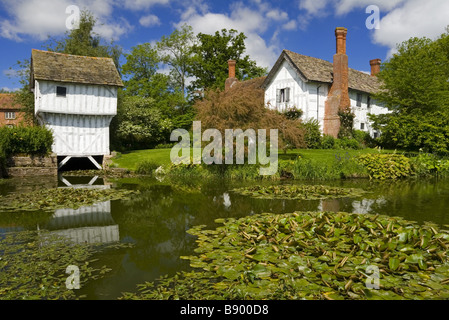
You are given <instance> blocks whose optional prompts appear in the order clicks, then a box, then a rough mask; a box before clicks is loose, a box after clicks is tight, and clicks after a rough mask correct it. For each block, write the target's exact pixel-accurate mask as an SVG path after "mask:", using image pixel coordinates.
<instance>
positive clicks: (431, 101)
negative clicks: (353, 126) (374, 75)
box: [373, 29, 449, 154]
mask: <svg viewBox="0 0 449 320" xmlns="http://www.w3.org/2000/svg"><path fill="white" fill-rule="evenodd" d="M448 43H449V29H448V31H447V32H446V33H444V34H442V35H441V36H440V37H439V38H438V39H436V40H431V39H428V38H411V39H409V40H407V41H405V42H403V43H402V44H400V45H398V48H397V51H398V52H397V53H396V54H394V55H393V57H392V58H391V59H390V60H389V61H388V62H386V63H384V65H383V67H382V71H381V72H380V74H379V75H378V77H379V79H380V80H381V81H382V83H383V85H382V87H383V90H381V91H380V92H379V93H378V94H377V95H376V96H375V99H376V100H377V101H380V102H381V103H383V104H384V105H385V106H386V107H388V108H389V109H390V110H392V111H393V112H392V113H391V114H388V115H384V116H378V117H373V119H374V120H375V125H376V127H377V128H378V129H379V130H381V131H382V136H381V138H380V140H379V142H380V144H381V145H382V146H383V147H386V148H391V147H393V148H400V149H406V150H414V151H418V150H419V149H421V148H422V149H423V150H424V151H425V152H431V153H439V154H446V153H449V146H448V141H449V81H448V79H449V55H448V54H447V52H448V48H449V45H448Z"/></svg>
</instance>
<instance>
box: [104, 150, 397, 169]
mask: <svg viewBox="0 0 449 320" xmlns="http://www.w3.org/2000/svg"><path fill="white" fill-rule="evenodd" d="M170 151H171V149H154V150H139V151H131V152H127V153H123V154H119V155H118V156H117V157H115V158H114V159H113V162H114V163H115V165H116V166H117V167H119V168H125V169H129V170H132V171H134V170H136V168H137V165H138V164H139V163H141V162H143V161H147V160H148V161H151V162H153V163H155V164H158V165H168V164H170ZM378 152H379V151H378V150H376V149H364V150H334V149H330V150H309V149H304V150H302V149H301V150H289V151H288V152H287V154H284V152H283V151H280V152H279V159H280V160H294V159H297V158H298V157H299V156H300V157H302V158H304V159H311V160H314V161H320V162H322V163H323V164H324V163H331V162H333V161H334V159H335V157H336V156H337V157H341V158H346V157H355V156H357V155H360V154H364V153H378ZM382 152H385V153H391V152H392V151H388V150H385V151H382Z"/></svg>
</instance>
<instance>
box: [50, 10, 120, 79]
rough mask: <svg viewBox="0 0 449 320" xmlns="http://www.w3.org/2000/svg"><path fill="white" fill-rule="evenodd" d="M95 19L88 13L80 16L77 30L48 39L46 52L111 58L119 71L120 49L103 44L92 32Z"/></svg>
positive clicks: (82, 13)
mask: <svg viewBox="0 0 449 320" xmlns="http://www.w3.org/2000/svg"><path fill="white" fill-rule="evenodd" d="M96 23H97V19H96V18H95V17H94V15H93V14H92V13H91V12H89V11H82V12H81V14H80V23H79V28H77V29H73V30H70V31H67V32H66V34H65V36H64V37H63V38H62V39H54V38H50V39H49V41H48V43H47V44H46V45H45V48H46V50H48V51H53V52H59V53H66V54H73V55H78V56H89V57H107V58H112V59H113V60H114V63H115V65H116V67H117V69H118V70H119V71H120V57H121V56H122V48H121V47H120V46H118V45H115V44H114V42H113V41H111V42H110V43H107V42H105V40H104V39H102V38H101V37H100V36H99V35H98V34H96V33H95V32H94V31H93V30H94V27H95V25H96Z"/></svg>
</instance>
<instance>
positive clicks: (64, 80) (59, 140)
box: [30, 50, 123, 169]
mask: <svg viewBox="0 0 449 320" xmlns="http://www.w3.org/2000/svg"><path fill="white" fill-rule="evenodd" d="M30 84H31V90H32V91H33V92H34V97H35V115H36V117H37V119H38V120H39V122H40V124H41V125H44V126H46V127H47V128H49V129H50V130H52V132H53V136H54V143H53V146H52V151H53V152H54V153H55V154H57V156H58V163H59V168H62V167H63V166H64V165H65V164H67V162H68V161H69V160H70V159H71V158H88V159H89V160H90V161H92V163H93V164H94V165H95V166H96V167H97V168H98V169H101V168H102V166H101V163H102V162H103V159H104V157H105V156H108V155H110V147H109V143H110V141H109V126H110V123H111V120H112V119H113V117H114V116H115V115H116V114H117V95H118V89H119V88H120V87H123V82H122V80H121V77H120V74H119V72H118V70H117V67H116V66H115V64H114V61H113V60H112V59H111V58H96V57H85V56H76V55H69V54H62V53H56V52H49V51H42V50H32V57H31V79H30Z"/></svg>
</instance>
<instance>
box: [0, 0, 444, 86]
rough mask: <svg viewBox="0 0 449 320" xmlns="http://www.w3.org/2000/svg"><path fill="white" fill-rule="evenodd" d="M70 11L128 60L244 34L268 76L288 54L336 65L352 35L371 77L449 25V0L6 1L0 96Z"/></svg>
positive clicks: (1, 12) (0, 30) (2, 2)
mask: <svg viewBox="0 0 449 320" xmlns="http://www.w3.org/2000/svg"><path fill="white" fill-rule="evenodd" d="M71 5H75V6H77V7H78V8H80V9H88V10H89V11H91V12H92V13H94V15H95V16H96V17H97V19H98V21H99V25H98V27H97V29H96V32H97V33H99V34H100V35H101V36H102V37H103V38H104V39H113V40H114V41H115V42H116V43H117V44H119V45H120V46H122V47H123V49H124V52H125V53H126V52H129V50H130V49H131V48H132V47H133V46H135V45H137V44H140V43H144V42H154V41H157V40H159V39H160V38H161V36H163V35H169V34H170V33H171V32H172V31H173V30H174V29H175V28H177V27H179V26H180V25H182V24H184V23H187V24H189V25H191V26H192V27H193V28H194V31H195V32H196V33H198V32H203V33H214V32H215V31H216V30H221V29H223V28H226V29H231V28H233V29H236V30H238V31H241V32H244V33H245V34H246V35H247V37H248V39H247V41H246V46H247V53H248V54H249V55H250V57H251V58H252V59H254V60H256V61H257V62H258V64H259V65H261V66H264V67H268V68H271V67H272V66H273V64H274V63H275V61H276V59H277V58H278V56H279V55H280V53H281V52H282V50H283V49H289V50H292V51H295V52H298V53H301V54H305V55H309V56H313V57H317V58H321V59H325V60H328V61H332V56H333V54H334V53H335V35H334V30H335V28H336V27H346V28H348V39H347V53H348V56H349V64H350V67H352V68H354V69H358V70H361V71H369V70H370V66H369V60H371V59H375V58H380V59H382V60H385V59H388V57H389V56H390V55H391V54H392V53H393V52H394V49H395V46H396V44H397V43H400V42H402V41H405V40H407V39H409V38H410V37H414V36H417V37H422V36H427V37H430V38H436V37H438V36H439V35H441V34H442V33H443V32H444V31H445V28H446V26H447V25H449V19H448V17H449V1H448V0H426V1H422V0H247V1H238V0H235V1H234V0H228V1H222V0H220V1H210V0H193V1H189V0H184V1H183V0H123V1H118V0H95V1H88V0H0V48H1V51H0V57H1V59H0V88H5V89H9V90H14V89H16V88H18V87H19V86H20V84H19V82H18V78H17V77H15V76H14V75H15V72H16V70H17V65H16V62H17V60H23V59H28V58H29V57H30V55H31V49H33V48H35V49H42V48H43V45H44V44H45V42H46V39H47V37H48V36H53V37H58V36H61V35H63V34H64V33H65V32H66V31H67V27H66V21H67V20H68V19H70V17H71V15H70V11H69V13H66V10H67V8H68V7H69V6H71ZM372 5H374V6H376V7H377V8H379V12H380V21H379V28H378V29H371V30H370V29H368V28H367V26H366V20H367V19H368V18H369V17H370V15H371V14H372V11H369V13H367V7H368V6H372ZM10 68H12V70H11V69H10Z"/></svg>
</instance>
